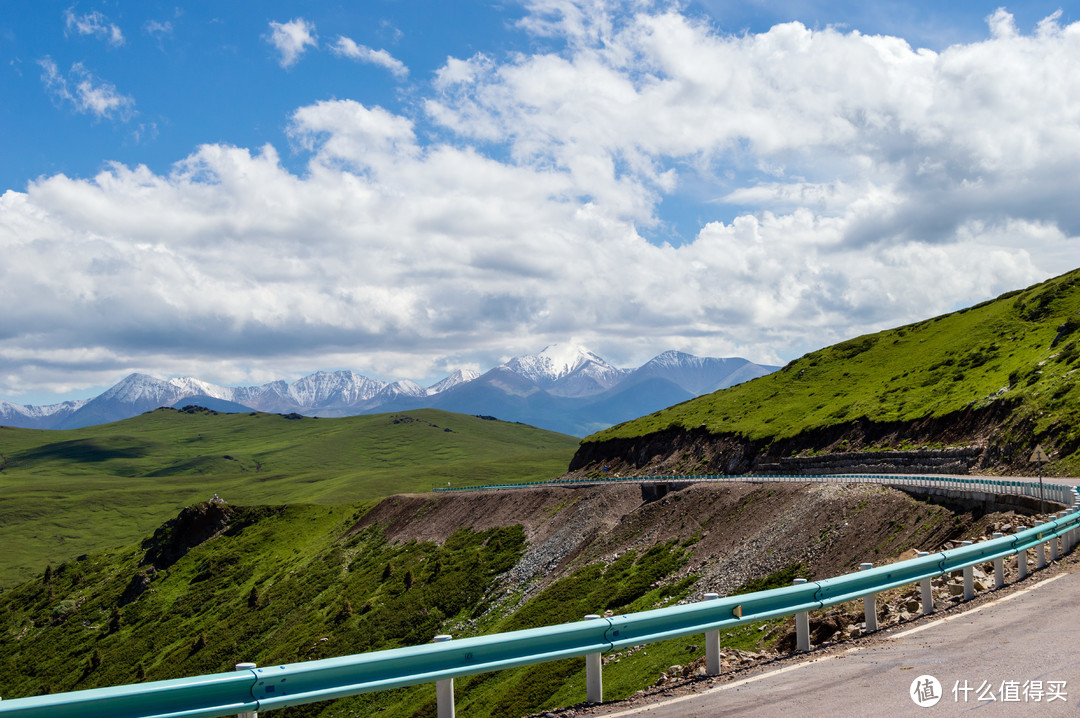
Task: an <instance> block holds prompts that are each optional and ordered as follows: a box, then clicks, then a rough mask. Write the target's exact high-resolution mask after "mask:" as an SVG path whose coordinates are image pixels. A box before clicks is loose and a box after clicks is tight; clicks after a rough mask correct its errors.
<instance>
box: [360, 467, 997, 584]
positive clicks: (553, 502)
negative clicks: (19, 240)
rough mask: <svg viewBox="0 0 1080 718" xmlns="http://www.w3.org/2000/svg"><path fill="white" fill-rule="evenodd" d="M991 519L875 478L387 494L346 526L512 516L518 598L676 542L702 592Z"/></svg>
mask: <svg viewBox="0 0 1080 718" xmlns="http://www.w3.org/2000/svg"><path fill="white" fill-rule="evenodd" d="M1000 518H1001V517H999V516H996V515H990V514H988V515H986V516H982V515H978V514H973V513H954V512H953V511H950V510H949V509H947V508H945V507H943V506H939V505H935V504H931V503H927V502H925V501H920V500H916V499H914V498H912V497H910V496H908V495H907V494H905V493H903V492H901V491H897V490H895V489H891V488H888V487H882V486H870V485H840V484H765V485H760V484H748V483H730V484H694V485H690V486H688V487H686V488H683V489H682V490H680V491H675V492H671V493H668V494H667V495H666V496H664V497H662V498H660V499H657V500H653V501H646V500H645V499H644V498H643V492H642V490H641V487H640V486H637V485H619V486H603V487H601V486H594V487H586V488H564V487H543V488H528V489H515V490H507V491H476V492H462V493H453V494H426V495H400V496H394V497H390V498H388V499H386V500H384V501H382V502H381V503H380V504H378V505H377V506H376V507H375V508H373V509H372V510H371V511H370V512H369V513H368V514H366V515H365V516H364V517H363V519H362V520H361V521H360V522H359V523H358V524H357V525H356V527H355V528H354V530H360V529H362V528H365V527H367V526H373V525H378V526H379V527H381V528H382V529H383V531H384V532H385V534H386V536H387V538H388V539H390V540H392V541H402V542H404V541H409V540H413V539H415V540H419V541H436V542H441V541H443V540H445V539H446V538H448V537H449V536H450V535H452V534H453V533H454V532H455V531H457V530H459V529H461V528H463V527H471V528H473V529H475V530H483V529H487V528H492V527H495V526H511V525H515V524H520V525H521V526H523V527H524V529H525V533H526V536H527V538H528V541H529V547H528V549H527V551H526V553H525V556H524V557H523V559H522V560H521V561H520V562H519V564H518V565H517V566H516V567H515V568H514V569H513V570H512V571H511V572H510V573H509V574H508V575H507V576H505V577H504V586H505V587H506V588H511V587H512V588H523V589H524V591H525V596H524V597H523V598H528V597H529V596H530V595H532V594H533V593H534V592H535V591H537V590H539V589H540V588H542V587H543V586H545V585H547V584H548V583H549V582H550V581H552V580H555V579H558V578H560V577H562V576H565V575H568V574H569V573H571V572H572V571H573V570H575V569H576V568H578V567H580V566H583V565H586V564H588V563H592V562H595V561H604V562H610V561H612V560H614V559H615V558H616V557H617V556H619V555H620V554H622V553H623V552H625V551H628V550H635V551H637V552H638V554H639V555H640V554H641V553H643V552H644V551H646V550H648V549H649V548H651V547H652V546H654V545H656V544H658V543H662V542H665V541H671V540H676V541H679V542H682V543H684V544H685V545H686V546H687V547H688V549H689V551H690V554H691V555H690V560H689V561H688V563H687V564H686V565H685V566H684V567H683V568H682V569H681V570H680V573H679V574H678V575H676V576H671V577H669V580H671V581H675V580H678V579H679V578H681V577H683V576H685V575H687V574H691V573H693V574H696V575H698V576H699V577H700V580H699V581H698V582H697V583H696V585H695V591H694V593H695V594H696V595H697V596H699V597H700V595H701V594H704V593H705V592H708V591H715V592H717V593H720V594H726V593H730V592H731V591H733V590H735V589H736V588H738V587H739V586H741V585H742V584H744V583H745V582H746V581H748V580H750V579H753V578H758V577H761V576H766V575H768V574H770V573H772V572H774V571H778V570H780V569H783V568H786V567H789V566H791V565H792V564H796V563H801V564H802V565H803V566H804V567H805V568H806V569H807V570H808V572H809V574H810V575H811V576H812V577H815V578H823V577H827V576H832V575H836V574H838V573H843V572H846V571H851V570H855V569H856V568H857V567H858V564H859V563H861V562H865V561H871V562H875V563H880V562H884V561H889V560H893V559H895V558H896V557H898V556H900V555H901V554H902V553H904V552H905V551H910V550H912V549H918V550H934V549H938V548H940V547H941V546H942V545H943V544H944V543H945V542H947V541H949V540H952V539H957V538H959V537H960V536H961V535H965V536H970V535H973V534H976V533H978V534H982V533H985V532H986V530H988V527H989V525H990V522H991V521H993V520H1000Z"/></svg>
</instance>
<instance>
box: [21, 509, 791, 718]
mask: <svg viewBox="0 0 1080 718" xmlns="http://www.w3.org/2000/svg"><path fill="white" fill-rule="evenodd" d="M368 508H369V507H367V506H360V505H351V506H349V505H335V506H313V505H297V506H289V507H284V506H280V507H277V506H275V507H269V506H262V507H236V506H232V505H227V506H221V505H214V504H207V503H203V504H200V505H198V506H194V507H191V508H189V509H186V510H185V511H184V512H183V513H182V514H181V516H180V517H178V519H177V520H175V521H171V522H169V523H168V524H166V525H165V526H163V527H161V528H160V529H159V530H158V531H156V532H155V533H154V535H153V537H152V538H151V539H149V540H147V541H145V542H144V543H143V544H142V545H141V546H140V545H139V544H133V545H129V546H126V547H123V548H120V549H117V550H113V551H109V552H100V553H95V554H92V555H87V556H83V557H81V558H79V559H77V560H72V561H68V562H66V563H63V564H59V565H56V564H54V565H53V566H51V567H50V568H49V569H48V570H47V571H43V572H41V573H39V574H38V575H37V576H36V577H35V578H34V579H32V580H29V581H26V582H24V583H22V584H20V585H18V586H16V587H13V588H11V589H9V590H8V591H6V592H4V593H2V594H0V648H2V649H3V650H2V651H0V694H2V695H4V696H5V697H7V698H13V697H20V696H29V695H36V694H39V693H43V692H58V691H68V690H80V689H85V688H92V687H98V686H103V685H115V684H122V683H134V682H137V681H143V680H160V679H166V678H176V677H180V676H187V675H197V674H200V673H216V672H222V671H227V670H230V669H231V668H232V666H233V665H234V664H235V663H237V662H240V661H254V662H256V663H258V664H259V665H263V666H266V665H276V664H281V663H289V662H296V661H305V660H313V659H318V658H326V657H332V656H340V655H349V654H354V653H360V652H364V651H370V650H378V649H383V648H392V647H396V646H404V645H416V644H419V643H426V642H429V641H430V640H431V639H432V637H433V636H435V635H436V634H438V633H442V632H445V631H450V632H452V634H453V635H454V636H455V637H458V638H462V637H465V636H467V635H475V634H479V633H488V632H494V631H506V630H515V629H519V628H525V627H534V626H539V625H548V624H552V623H558V622H562V621H567V620H573V619H576V618H580V617H581V616H582V615H584V614H585V613H589V612H592V611H594V610H597V607H600V610H603V608H604V607H611V608H614V609H618V610H620V611H634V610H644V609H647V608H650V607H653V606H656V605H670V604H672V603H674V602H676V601H677V600H679V599H680V598H683V597H684V596H685V595H686V594H687V593H688V591H689V590H690V587H691V586H692V584H693V583H694V581H695V580H696V578H697V577H696V576H695V575H693V574H691V575H689V576H682V577H680V578H678V579H672V578H671V576H672V574H674V573H676V572H677V571H678V570H679V569H680V568H681V567H683V566H684V565H685V564H686V562H687V559H688V555H689V552H688V549H687V542H684V543H682V544H679V543H678V542H675V541H668V542H663V543H660V544H657V545H655V546H653V547H651V548H649V549H648V550H644V549H642V550H641V551H635V550H627V551H625V552H624V553H623V554H622V555H621V557H620V559H619V560H618V561H614V562H611V563H610V564H608V565H606V566H605V565H604V564H603V563H592V564H589V565H587V566H584V567H582V568H580V569H578V570H576V571H574V572H573V573H571V574H570V575H568V576H565V577H564V578H562V579H561V580H559V581H555V582H554V583H552V584H551V585H549V586H548V587H546V588H545V589H544V590H540V591H536V592H534V593H533V594H532V595H531V596H530V600H529V601H527V602H526V603H525V604H524V605H523V606H522V607H521V608H520V610H518V611H516V612H511V611H508V610H507V609H506V607H505V606H504V605H503V602H506V603H508V604H510V605H514V604H516V602H517V600H518V599H519V598H520V597H521V589H522V587H520V586H515V587H514V590H513V591H508V590H506V589H505V588H501V587H499V585H498V583H497V581H498V579H499V576H500V574H503V573H504V572H506V571H507V570H508V569H510V568H511V567H513V566H514V565H515V563H517V562H518V561H519V560H520V559H521V557H522V554H523V552H524V551H525V549H526V546H527V543H526V540H525V534H524V531H523V530H522V527H521V526H520V525H515V526H508V527H501V528H492V529H488V530H485V531H473V530H471V529H469V528H463V529H461V530H459V531H457V532H456V533H454V534H453V535H452V536H450V537H449V539H448V540H446V541H445V542H443V543H442V544H441V545H440V544H436V543H433V542H418V541H409V542H406V543H392V542H389V541H387V539H386V538H385V536H384V534H383V532H382V530H380V529H379V528H378V527H368V528H364V529H362V530H351V527H353V526H354V525H355V524H356V522H357V520H358V519H359V518H361V517H362V515H363V514H364V513H365V511H366V510H367V509H368ZM195 526H209V527H210V529H211V530H213V529H218V530H219V534H218V535H217V536H215V537H214V538H212V539H210V540H207V541H205V542H204V543H202V544H199V545H195V546H184V545H183V541H184V539H185V538H187V537H188V536H190V535H192V533H194V531H193V527H195ZM789 580H790V579H789ZM496 588H497V589H498V590H493V589H496ZM775 623H776V621H772V622H770V624H769V625H773V624H775ZM757 628H758V626H757V625H752V626H746V627H742V628H740V629H735V630H732V631H729V632H727V633H726V634H725V642H726V645H728V646H733V647H738V648H743V649H750V648H756V647H758V645H759V643H760V642H761V641H762V640H763V636H764V634H763V633H761V632H759V631H758V630H757ZM770 640H773V641H775V640H776V636H772V635H770ZM699 652H700V651H699V646H698V645H693V646H692V647H691V648H690V649H688V648H687V641H686V640H683V639H676V640H674V641H669V642H668V643H666V644H657V645H652V646H649V649H648V651H647V652H646V653H647V655H644V654H643V655H638V656H633V657H632V658H630V659H628V660H627V661H626V662H625V663H624V665H623V666H621V669H620V671H619V672H617V673H613V674H612V675H611V676H610V677H608V681H607V683H606V685H605V691H606V693H607V695H608V696H612V697H613V696H626V695H629V694H630V693H633V692H634V691H635V690H638V689H639V688H641V687H643V686H647V685H649V684H651V683H652V681H654V680H655V677H656V675H658V673H659V672H660V671H662V670H664V669H666V667H667V666H670V665H671V664H672V663H677V662H688V661H689V660H692V659H693V658H695V657H697V655H698V653H699ZM584 692H585V687H584V661H583V660H582V659H568V660H564V661H559V662H555V663H548V664H543V665H540V666H530V667H525V668H520V669H515V670H508V671H501V672H498V673H488V674H482V675H478V676H472V677H469V678H464V679H460V680H459V681H458V696H459V700H458V710H459V711H460V712H461V714H463V715H470V716H477V717H483V716H493V717H495V716H497V717H506V716H520V715H523V714H525V713H528V712H530V711H532V710H536V709H537V708H539V707H541V706H548V707H557V706H560V705H568V704H572V703H576V702H579V701H580V700H581V697H582V696H583V695H584ZM376 712H378V714H379V715H385V716H387V717H388V718H391V717H394V716H397V717H399V718H407V717H410V716H418V715H419V716H434V715H435V692H434V689H433V687H432V686H431V685H423V686H417V687H415V688H406V689H398V690H393V691H383V692H378V693H371V694H367V695H363V696H358V697H355V698H349V699H343V700H341V701H337V702H334V703H321V704H313V705H310V706H301V707H296V708H288V709H283V710H281V711H280V715H281V716H282V717H283V718H285V717H287V716H294V717H295V716H304V717H307V718H314V716H327V717H329V716H343V715H374V714H376ZM278 714H279V711H275V712H274V715H278Z"/></svg>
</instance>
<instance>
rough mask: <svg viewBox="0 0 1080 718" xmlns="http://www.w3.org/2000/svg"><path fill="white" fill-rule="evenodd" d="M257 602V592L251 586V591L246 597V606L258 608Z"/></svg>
mask: <svg viewBox="0 0 1080 718" xmlns="http://www.w3.org/2000/svg"><path fill="white" fill-rule="evenodd" d="M259 603H260V601H259V592H258V590H257V589H256V588H255V587H254V586H252V587H251V593H249V594H248V597H247V605H248V608H258V607H259Z"/></svg>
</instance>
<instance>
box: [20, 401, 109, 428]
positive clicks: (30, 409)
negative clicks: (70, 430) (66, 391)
mask: <svg viewBox="0 0 1080 718" xmlns="http://www.w3.org/2000/svg"><path fill="white" fill-rule="evenodd" d="M88 401H90V400H89V399H76V400H73V401H63V402H60V403H59V404H45V405H43V406H34V405H33V404H15V403H13V402H10V401H4V400H3V399H0V423H7V422H6V419H7V418H8V417H20V416H21V417H28V418H30V419H44V418H48V417H53V416H57V415H59V414H70V413H73V412H76V411H78V410H79V409H80V408H82V406H83V405H84V404H86V402H88ZM8 425H9V426H12V424H10V423H9V424H8Z"/></svg>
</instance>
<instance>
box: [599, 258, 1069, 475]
mask: <svg viewBox="0 0 1080 718" xmlns="http://www.w3.org/2000/svg"><path fill="white" fill-rule="evenodd" d="M1078 328H1080V270H1076V271H1073V272H1069V273H1068V274H1065V275H1063V276H1061V277H1057V278H1055V279H1051V280H1049V281H1047V282H1043V283H1041V284H1038V285H1035V286H1033V287H1030V288H1029V289H1026V290H1023V291H1017V292H1012V293H1009V294H1006V295H1004V296H1002V297H999V298H998V299H995V300H993V301H989V302H985V303H983V304H979V305H977V306H974V307H971V308H969V309H964V310H961V311H958V312H954V313H951V314H947V315H944V316H940V317H936V318H934V319H930V320H927V321H923V322H918V323H916V324H911V325H909V326H905V327H900V328H898V329H892V330H888V331H883V332H879V333H877V334H868V335H866V336H862V337H858V338H855V339H851V340H849V341H845V342H843V343H841V344H837V345H834V346H831V347H827V348H825V349H821V350H819V351H816V352H812V353H810V354H807V355H806V356H803V357H801V358H800V359H797V360H795V361H793V362H791V363H790V364H788V365H787V366H785V367H784V368H783V369H782V370H781V371H779V372H776V373H774V374H771V375H769V376H766V377H763V378H760V379H755V380H754V381H750V382H747V383H745V384H740V385H738V386H735V387H732V388H730V389H725V390H722V391H719V392H716V393H714V394H709V395H706V396H703V397H698V398H697V399H693V400H690V401H687V402H685V403H682V404H679V405H677V406H674V407H671V408H668V409H665V410H663V411H659V412H656V413H654V414H650V415H649V416H646V417H642V418H640V419H636V420H634V421H630V422H626V423H623V424H620V425H618V426H615V427H612V428H610V429H607V430H605V431H601V432H599V433H597V434H593V435H592V436H589V437H587V438H586V439H585V440H584V442H583V443H585V444H599V443H602V442H605V441H608V440H611V439H626V438H633V437H641V436H645V435H648V434H652V433H655V432H660V431H664V430H669V429H676V430H678V429H697V428H699V427H700V428H704V429H707V430H708V431H709V432H711V433H713V434H718V435H719V434H724V435H734V436H738V437H741V438H743V439H747V440H752V441H762V442H765V443H768V442H771V441H776V440H780V439H788V438H791V437H797V436H799V435H802V434H805V433H806V432H810V431H813V430H817V429H822V428H824V427H835V426H839V425H843V424H845V423H846V422H853V421H856V420H860V419H864V420H869V421H871V422H879V423H887V422H913V421H917V420H920V419H925V418H928V417H944V416H948V415H950V414H953V413H955V412H962V411H965V410H968V409H983V408H989V407H991V405H996V406H995V408H999V409H1007V411H1006V413H1007V414H1008V415H1009V419H1008V420H1007V421H1006V422H1005V423H1004V424H1002V425H999V426H997V427H995V435H994V438H995V439H996V440H997V441H998V442H999V443H1000V444H1002V445H1003V446H1006V445H1008V446H1014V447H1015V451H1016V452H1022V451H1023V450H1027V452H1028V454H1029V453H1030V447H1032V446H1034V443H1035V442H1043V443H1044V445H1045V447H1046V449H1047V450H1048V451H1051V452H1053V453H1052V454H1051V456H1052V458H1054V459H1056V460H1057V461H1056V462H1055V464H1054V468H1055V470H1057V471H1058V472H1066V471H1075V470H1076V469H1078V468H1080V459H1078V457H1077V449H1078V447H1080V390H1078V389H1077V388H1076V386H1077V385H1076V371H1077V368H1080V333H1078V332H1077V331H1076V330H1077V329H1078ZM893 448H896V447H893ZM1017 456H1019V453H1017V454H1016V456H1014V457H1013V458H1012V460H1013V462H1014V465H1015V462H1016V457H1017ZM1024 459H1025V460H1026V455H1025V456H1024Z"/></svg>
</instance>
